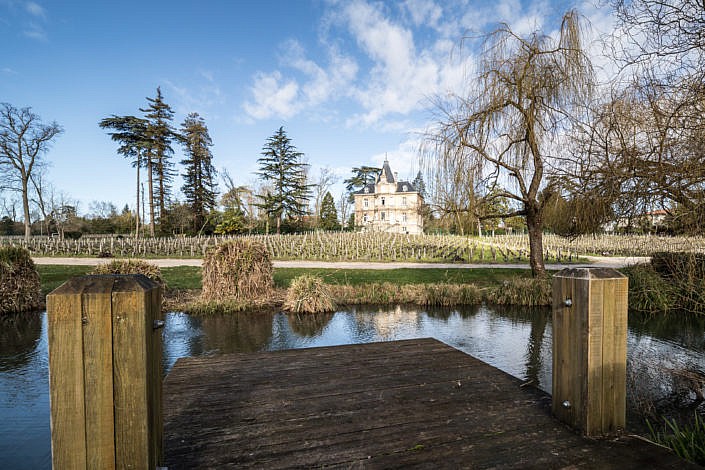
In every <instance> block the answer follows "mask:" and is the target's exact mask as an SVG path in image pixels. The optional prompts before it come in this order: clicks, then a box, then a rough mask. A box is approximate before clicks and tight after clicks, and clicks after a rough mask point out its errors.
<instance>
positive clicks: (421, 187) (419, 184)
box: [411, 171, 426, 198]
mask: <svg viewBox="0 0 705 470" xmlns="http://www.w3.org/2000/svg"><path fill="white" fill-rule="evenodd" d="M411 184H412V185H413V186H414V189H416V191H418V193H419V194H420V195H421V197H423V198H425V197H426V183H424V180H423V176H422V175H421V171H419V172H418V173H417V174H416V178H414V181H412V182H411Z"/></svg>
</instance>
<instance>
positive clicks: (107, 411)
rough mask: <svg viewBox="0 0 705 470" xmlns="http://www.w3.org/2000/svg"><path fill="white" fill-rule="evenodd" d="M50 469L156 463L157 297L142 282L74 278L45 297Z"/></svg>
mask: <svg viewBox="0 0 705 470" xmlns="http://www.w3.org/2000/svg"><path fill="white" fill-rule="evenodd" d="M47 318H48V338H49V386H50V399H51V448H52V464H53V468H54V469H58V470H61V469H78V468H84V469H85V468H91V469H92V468H100V469H113V468H133V469H154V468H156V467H157V466H158V465H160V464H161V462H162V409H161V383H162V380H161V347H162V346H161V329H159V328H160V327H161V326H163V324H164V323H163V318H162V314H161V290H160V287H159V286H158V285H157V284H156V283H155V282H154V281H152V280H150V279H149V278H147V277H145V276H143V275H108V276H85V277H80V278H74V279H71V280H69V281H68V282H66V283H65V284H63V285H62V286H61V287H59V288H58V289H56V290H55V291H53V292H52V293H51V294H49V295H48V297H47Z"/></svg>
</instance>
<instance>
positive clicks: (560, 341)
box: [553, 268, 628, 436]
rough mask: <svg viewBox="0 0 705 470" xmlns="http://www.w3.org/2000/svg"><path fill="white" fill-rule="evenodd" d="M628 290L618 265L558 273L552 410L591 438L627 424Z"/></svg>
mask: <svg viewBox="0 0 705 470" xmlns="http://www.w3.org/2000/svg"><path fill="white" fill-rule="evenodd" d="M627 289H628V278H627V277H626V276H624V275H623V274H621V273H619V272H618V271H616V270H614V269H606V268H577V269H564V270H562V271H560V272H558V273H557V274H555V275H554V276H553V413H554V414H555V415H556V416H557V417H558V418H559V419H560V420H562V421H564V422H565V423H567V424H569V425H571V426H572V427H574V428H575V429H577V430H579V431H581V432H582V433H584V434H585V435H587V436H601V435H609V434H614V433H617V432H619V431H620V430H622V429H624V426H625V421H626V369H627V367H626V364H627Z"/></svg>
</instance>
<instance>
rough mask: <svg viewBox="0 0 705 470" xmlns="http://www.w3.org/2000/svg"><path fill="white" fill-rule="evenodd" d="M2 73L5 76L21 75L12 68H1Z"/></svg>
mask: <svg viewBox="0 0 705 470" xmlns="http://www.w3.org/2000/svg"><path fill="white" fill-rule="evenodd" d="M0 72H2V73H3V74H4V75H19V72H18V71H17V70H14V69H11V68H10V67H3V68H1V69H0Z"/></svg>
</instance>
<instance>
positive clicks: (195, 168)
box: [181, 113, 217, 231]
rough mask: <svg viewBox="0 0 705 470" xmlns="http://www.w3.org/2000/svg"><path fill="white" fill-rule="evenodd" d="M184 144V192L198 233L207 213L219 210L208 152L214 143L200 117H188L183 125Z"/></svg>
mask: <svg viewBox="0 0 705 470" xmlns="http://www.w3.org/2000/svg"><path fill="white" fill-rule="evenodd" d="M181 140H182V142H183V145H184V151H185V153H186V156H187V157H186V159H185V160H182V161H181V164H182V165H184V166H185V173H184V174H183V175H182V176H183V178H184V185H183V186H182V187H181V190H182V191H183V193H184V196H185V198H186V202H187V204H188V205H189V206H190V208H191V213H192V216H193V229H194V230H195V231H199V230H200V229H201V228H202V227H203V225H204V223H205V221H206V219H207V216H208V213H209V212H210V211H212V210H213V209H214V208H215V206H216V197H217V193H216V186H217V183H216V182H215V176H216V170H215V168H214V167H213V154H212V153H211V150H210V148H209V147H211V146H212V145H213V142H212V140H211V137H210V135H209V134H208V128H207V127H206V123H205V121H204V120H203V118H202V117H200V116H199V115H198V113H191V114H189V115H188V116H187V117H186V119H185V120H184V122H183V123H182V124H181Z"/></svg>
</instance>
